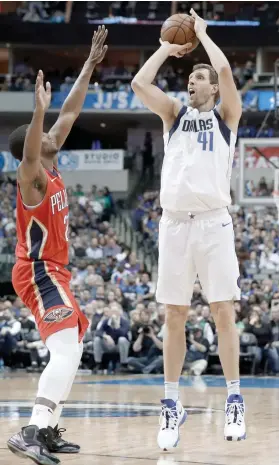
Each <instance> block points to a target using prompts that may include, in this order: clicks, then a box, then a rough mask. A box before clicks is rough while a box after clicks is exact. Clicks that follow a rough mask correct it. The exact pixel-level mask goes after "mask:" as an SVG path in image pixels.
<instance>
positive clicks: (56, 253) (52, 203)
mask: <svg viewBox="0 0 279 465" xmlns="http://www.w3.org/2000/svg"><path fill="white" fill-rule="evenodd" d="M45 172H46V175H47V189H46V193H45V196H44V199H43V201H42V202H41V203H40V204H39V205H38V206H36V207H33V208H30V207H26V206H25V205H24V203H23V201H22V197H21V193H20V189H19V186H18V189H17V202H16V208H17V210H16V211H17V213H16V215H17V218H16V226H17V239H18V242H17V246H16V257H17V258H19V259H23V260H31V261H33V260H46V261H48V260H50V261H52V262H55V263H57V264H60V265H67V264H68V262H69V259H68V236H67V234H68V225H69V208H68V199H67V191H66V188H65V185H64V182H63V180H62V178H61V175H60V174H59V173H58V171H56V170H55V171H53V172H50V171H48V170H45Z"/></svg>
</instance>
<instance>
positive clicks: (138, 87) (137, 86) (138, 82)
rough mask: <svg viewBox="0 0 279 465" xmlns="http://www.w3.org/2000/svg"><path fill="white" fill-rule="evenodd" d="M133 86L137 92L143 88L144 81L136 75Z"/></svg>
mask: <svg viewBox="0 0 279 465" xmlns="http://www.w3.org/2000/svg"><path fill="white" fill-rule="evenodd" d="M131 87H132V89H133V91H134V92H137V91H139V90H141V89H142V88H143V82H142V81H141V80H140V79H138V78H137V77H134V79H133V80H132V82H131Z"/></svg>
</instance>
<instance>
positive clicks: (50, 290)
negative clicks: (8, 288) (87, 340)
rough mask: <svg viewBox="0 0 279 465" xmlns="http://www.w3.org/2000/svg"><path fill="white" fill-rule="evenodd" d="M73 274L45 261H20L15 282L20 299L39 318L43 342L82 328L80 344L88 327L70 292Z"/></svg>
mask: <svg viewBox="0 0 279 465" xmlns="http://www.w3.org/2000/svg"><path fill="white" fill-rule="evenodd" d="M70 279H71V273H70V272H69V271H68V270H66V269H65V268H64V267H63V266H57V265H55V264H54V263H53V262H46V261H43V260H37V261H33V262H31V261H27V260H18V261H17V262H16V264H15V266H14V268H13V272H12V282H13V286H14V289H15V291H16V293H17V295H18V296H19V297H20V298H21V300H22V301H23V303H24V305H26V307H28V308H29V309H30V310H31V312H32V314H33V315H34V317H35V320H36V324H37V326H38V329H39V332H40V335H41V338H42V340H43V341H45V340H46V339H47V338H48V336H50V335H51V334H54V333H56V332H57V331H61V330H63V329H66V328H74V327H75V326H78V328H79V342H80V341H81V340H82V338H83V336H84V334H85V332H86V329H87V327H88V324H89V323H88V320H87V318H86V316H85V315H84V314H83V313H82V312H81V310H80V308H79V306H78V305H77V303H76V301H75V298H74V296H73V294H72V292H71V291H70Z"/></svg>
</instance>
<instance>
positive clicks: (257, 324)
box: [244, 309, 272, 373]
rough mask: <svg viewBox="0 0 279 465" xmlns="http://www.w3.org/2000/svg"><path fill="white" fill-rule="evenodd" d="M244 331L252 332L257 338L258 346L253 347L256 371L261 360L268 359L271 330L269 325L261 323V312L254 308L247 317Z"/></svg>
mask: <svg viewBox="0 0 279 465" xmlns="http://www.w3.org/2000/svg"><path fill="white" fill-rule="evenodd" d="M244 331H245V332H246V333H251V334H254V336H256V338H257V342H258V346H257V347H255V348H254V349H255V358H256V370H255V372H256V373H258V372H259V370H260V364H261V362H262V361H263V360H266V359H269V357H270V354H269V353H268V351H267V349H268V348H269V346H270V344H271V343H272V330H271V325H270V324H267V323H263V322H262V319H261V314H260V312H259V311H256V309H254V310H253V311H252V312H251V314H250V317H249V322H248V323H247V324H246V325H245V329H244Z"/></svg>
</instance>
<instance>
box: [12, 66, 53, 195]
mask: <svg viewBox="0 0 279 465" xmlns="http://www.w3.org/2000/svg"><path fill="white" fill-rule="evenodd" d="M50 100H51V86H50V83H49V82H47V83H46V88H45V87H44V75H43V72H42V71H41V70H40V71H39V72H38V75H37V79H36V84H35V110H34V113H33V118H32V121H31V123H30V125H29V126H28V130H27V133H26V137H25V142H24V149H23V157H22V161H21V163H20V165H19V167H18V181H19V183H20V186H21V189H22V190H25V188H30V187H31V188H32V186H33V184H34V182H35V181H36V179H38V177H39V178H40V182H41V183H42V184H44V183H45V184H46V175H45V173H44V170H43V168H42V165H41V158H40V155H41V147H42V136H43V125H44V117H45V113H46V111H47V109H48V107H49V104H50Z"/></svg>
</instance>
